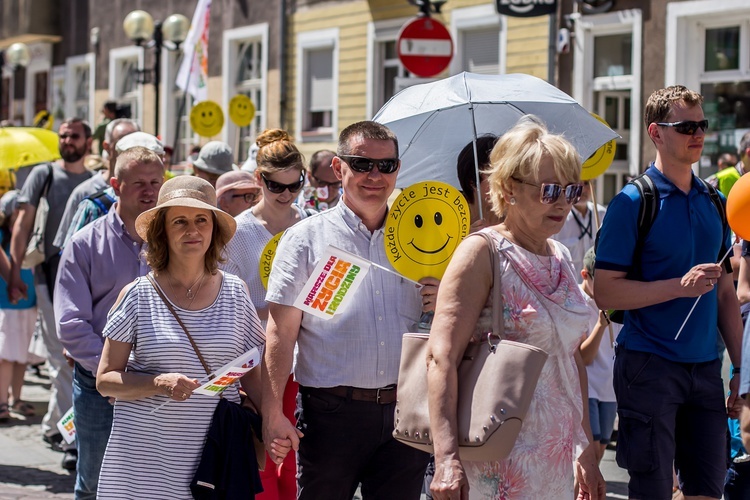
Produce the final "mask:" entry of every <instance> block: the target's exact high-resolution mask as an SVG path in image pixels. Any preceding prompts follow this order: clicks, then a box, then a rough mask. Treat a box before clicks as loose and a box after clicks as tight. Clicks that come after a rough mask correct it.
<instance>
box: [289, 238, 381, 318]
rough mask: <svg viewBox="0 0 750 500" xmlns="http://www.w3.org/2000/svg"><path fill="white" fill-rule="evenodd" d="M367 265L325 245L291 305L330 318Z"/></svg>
mask: <svg viewBox="0 0 750 500" xmlns="http://www.w3.org/2000/svg"><path fill="white" fill-rule="evenodd" d="M370 265H371V263H370V262H369V261H366V260H364V259H362V258H360V257H357V256H356V255H353V254H351V253H349V252H347V251H345V250H341V249H340V248H336V247H334V246H333V245H328V247H327V248H326V253H325V255H324V258H322V259H320V261H319V262H318V264H317V265H316V266H315V269H314V270H313V273H312V274H311V275H310V278H308V280H307V282H306V283H305V286H303V287H302V292H300V294H299V295H298V296H297V299H296V300H295V301H294V307H296V308H297V309H301V310H302V311H304V312H306V313H309V314H312V315H313V316H317V317H318V318H321V319H331V318H332V317H333V315H334V314H336V312H337V311H339V312H340V311H341V310H342V309H343V308H344V305H345V304H347V303H348V302H350V299H351V297H352V296H353V295H354V292H355V291H356V290H357V288H358V287H359V285H360V284H361V283H362V281H363V280H364V278H365V276H367V273H368V271H369V270H370Z"/></svg>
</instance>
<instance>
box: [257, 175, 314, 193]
mask: <svg viewBox="0 0 750 500" xmlns="http://www.w3.org/2000/svg"><path fill="white" fill-rule="evenodd" d="M260 176H261V177H262V178H263V182H265V183H266V187H267V188H268V190H269V191H271V192H272V193H274V194H281V193H283V192H284V190H285V189H288V190H289V192H290V193H296V192H298V191H299V190H300V189H302V186H304V185H305V174H301V175H300V176H299V180H298V181H297V182H293V183H291V184H282V183H280V182H276V181H272V180H270V179H266V176H265V175H263V174H260Z"/></svg>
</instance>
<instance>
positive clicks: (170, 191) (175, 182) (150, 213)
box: [135, 175, 237, 241]
mask: <svg viewBox="0 0 750 500" xmlns="http://www.w3.org/2000/svg"><path fill="white" fill-rule="evenodd" d="M168 207H190V208H203V209H206V210H211V211H213V213H214V215H215V216H216V221H217V223H218V224H219V229H220V230H221V232H222V233H223V234H224V236H225V240H226V241H229V240H230V239H232V236H234V231H235V229H237V223H236V222H235V221H234V217H232V216H231V215H229V214H228V213H226V212H224V211H223V210H220V209H219V208H218V207H217V206H216V191H214V188H213V186H212V185H211V184H210V183H209V182H208V181H205V180H203V179H201V178H199V177H193V176H191V175H179V176H177V177H174V178H172V179H169V180H168V181H167V182H165V183H164V184H162V186H161V190H160V191H159V200H158V201H157V202H156V206H155V207H154V208H151V209H149V210H146V211H145V212H143V213H142V214H141V215H139V216H138V218H137V219H136V220H135V230H136V232H137V233H138V236H140V237H141V238H143V240H144V241H147V238H146V237H147V235H148V228H149V226H150V225H151V222H152V221H153V220H154V217H156V214H157V213H159V210H160V209H162V208H168Z"/></svg>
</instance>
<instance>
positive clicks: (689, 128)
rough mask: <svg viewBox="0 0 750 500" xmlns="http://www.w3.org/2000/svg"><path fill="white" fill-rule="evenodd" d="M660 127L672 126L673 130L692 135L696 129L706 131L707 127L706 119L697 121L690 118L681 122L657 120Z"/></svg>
mask: <svg viewBox="0 0 750 500" xmlns="http://www.w3.org/2000/svg"><path fill="white" fill-rule="evenodd" d="M656 124H657V125H659V126H660V127H672V128H673V129H674V130H675V132H677V133H678V134H683V135H694V134H695V133H696V132H697V131H698V129H701V130H702V131H704V132H705V131H706V129H707V128H708V120H701V121H699V122H696V121H692V120H683V121H681V122H657V123H656Z"/></svg>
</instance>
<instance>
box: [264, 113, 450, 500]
mask: <svg viewBox="0 0 750 500" xmlns="http://www.w3.org/2000/svg"><path fill="white" fill-rule="evenodd" d="M399 166H400V161H399V160H398V142H397V139H396V136H395V135H394V134H393V132H391V131H390V130H389V129H388V128H386V127H385V126H383V125H380V124H378V123H375V122H358V123H355V124H353V125H350V126H349V127H347V128H346V129H344V130H343V131H342V132H341V135H340V137H339V145H338V153H337V156H335V157H334V158H333V162H332V168H333V171H334V173H335V174H336V177H337V178H338V179H341V181H342V185H343V188H344V194H343V196H342V199H341V203H339V204H338V205H336V206H335V207H334V208H332V209H330V210H326V211H324V212H321V213H318V214H315V215H312V216H310V217H308V218H307V219H305V220H303V221H301V222H299V223H297V224H295V225H294V226H292V227H291V228H289V229H288V230H287V231H286V233H285V235H284V237H283V238H282V239H281V242H280V244H279V247H278V250H277V252H276V257H275V260H274V265H273V269H272V271H271V276H270V279H269V283H268V295H267V296H266V300H267V301H268V302H269V319H268V328H267V330H266V345H267V347H266V350H265V353H264V358H263V398H262V400H263V426H264V432H263V434H264V442H265V443H266V448H267V450H268V453H269V454H270V456H271V458H272V459H273V461H274V462H275V463H277V464H280V463H282V461H283V459H284V456H285V455H286V453H288V452H289V451H290V449H291V448H293V449H295V450H298V451H299V454H298V461H299V465H298V470H299V474H298V476H297V477H298V488H299V497H298V498H300V499H302V500H306V499H319V498H326V499H341V500H344V499H351V498H352V495H353V494H354V491H355V490H356V488H357V485H358V484H359V483H361V484H362V490H361V491H362V493H363V496H364V498H365V499H369V498H382V499H391V498H400V499H405V498H415V499H416V498H419V496H420V493H421V490H422V482H423V478H424V472H425V468H426V466H427V462H428V459H429V456H428V455H427V454H426V453H423V452H421V451H418V450H416V449H414V448H410V447H408V446H406V445H404V444H402V443H400V442H398V441H396V440H395V439H393V437H392V435H391V432H390V431H391V430H392V429H393V417H394V409H395V402H396V382H397V380H398V367H399V360H400V355H401V337H402V335H403V333H404V332H407V331H413V330H414V329H415V328H416V323H417V321H418V320H419V317H420V312H421V310H422V309H423V308H424V309H425V310H431V309H433V308H434V296H435V294H436V292H437V286H435V282H434V280H431V281H430V285H428V286H424V287H422V288H421V291H420V288H419V287H417V286H415V284H414V283H411V282H409V281H407V280H405V279H403V278H401V277H399V276H397V275H394V274H392V273H387V272H382V271H380V270H377V269H372V270H371V271H370V273H368V275H367V276H366V277H365V279H364V281H363V282H362V284H361V286H360V287H359V288H358V289H357V291H356V294H355V295H354V296H353V297H352V298H351V299H350V300H351V303H349V304H347V305H346V306H345V307H344V308H343V310H341V311H340V313H337V314H336V315H335V316H333V317H332V318H331V319H329V320H323V319H319V318H317V317H315V316H312V315H310V314H305V313H303V312H302V311H301V310H299V309H297V308H295V307H293V305H292V304H293V303H294V300H295V298H296V297H297V295H298V294H299V293H300V291H301V290H302V287H303V285H304V283H305V281H306V280H307V278H308V277H309V276H310V275H311V274H312V271H313V269H314V267H315V265H316V264H317V263H318V261H319V260H320V259H322V258H324V257H325V249H326V247H327V246H328V244H329V243H330V244H333V245H334V246H336V247H338V248H340V249H342V250H345V251H347V252H350V253H352V254H356V255H358V256H360V257H362V258H364V259H367V260H369V261H372V262H374V263H376V264H379V265H381V266H387V267H391V266H390V263H389V261H388V258H387V256H386V253H385V244H384V225H385V219H386V215H387V213H388V206H387V201H388V197H389V196H390V195H391V193H392V192H393V189H394V187H395V184H396V175H397V172H398V168H399ZM420 294H421V297H420ZM420 302H421V303H420ZM295 344H296V345H297V346H298V347H299V352H298V354H297V358H296V361H297V363H296V367H295V369H294V375H295V379H296V380H297V382H299V384H300V393H301V395H302V413H301V415H300V417H299V420H298V424H297V427H298V428H299V429H300V430H298V429H295V427H294V425H293V424H292V423H291V422H290V421H289V420H288V419H287V418H286V417H285V416H284V414H283V412H282V395H283V393H284V388H285V386H286V383H287V379H288V377H289V373H290V371H291V370H292V358H293V353H294V346H295Z"/></svg>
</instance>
